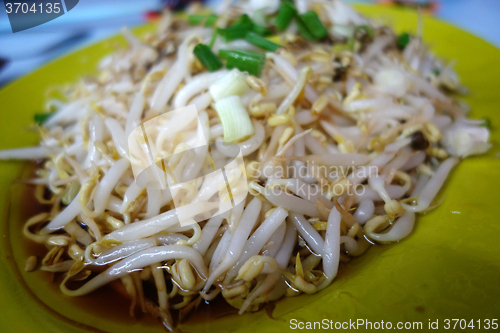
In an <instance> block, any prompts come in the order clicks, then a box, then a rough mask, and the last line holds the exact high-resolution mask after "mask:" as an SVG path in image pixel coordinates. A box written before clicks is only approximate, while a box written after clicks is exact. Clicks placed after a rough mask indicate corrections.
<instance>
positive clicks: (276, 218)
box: [224, 207, 288, 282]
mask: <svg viewBox="0 0 500 333" xmlns="http://www.w3.org/2000/svg"><path fill="white" fill-rule="evenodd" d="M287 216H288V211H287V210H286V209H284V208H282V207H277V208H276V209H275V210H274V211H273V212H272V213H271V215H269V217H268V218H267V219H265V220H264V222H262V224H261V225H260V226H259V227H258V228H257V230H255V232H254V233H253V234H252V236H251V237H250V238H249V239H248V241H247V242H246V244H245V247H244V248H243V253H242V255H241V257H240V258H239V260H238V262H236V264H235V265H234V266H233V267H232V268H231V269H230V270H229V271H228V272H227V274H226V277H225V279H224V281H225V282H230V281H231V280H232V279H233V278H234V277H236V275H238V270H239V269H240V267H241V266H242V265H243V264H244V263H245V262H246V261H247V260H248V259H250V257H252V256H254V255H256V254H258V253H259V251H260V250H261V249H262V247H263V246H264V244H265V243H266V242H267V241H268V240H269V238H270V237H271V235H272V234H273V233H274V232H275V231H276V229H278V227H279V226H280V225H281V224H282V223H283V221H284V220H285V218H286V217H287Z"/></svg>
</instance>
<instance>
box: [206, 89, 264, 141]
mask: <svg viewBox="0 0 500 333" xmlns="http://www.w3.org/2000/svg"><path fill="white" fill-rule="evenodd" d="M213 106H214V109H215V111H217V114H218V115H219V118H220V122H221V124H222V129H223V131H224V142H239V141H241V140H244V139H246V138H248V137H249V136H251V135H252V134H253V133H254V128H253V125H252V121H251V120H250V116H249V115H248V112H247V110H246V109H245V107H244V106H243V104H242V103H241V99H240V97H239V96H229V97H225V98H223V99H221V100H219V101H217V102H215V103H214V104H213Z"/></svg>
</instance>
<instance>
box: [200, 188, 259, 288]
mask: <svg viewBox="0 0 500 333" xmlns="http://www.w3.org/2000/svg"><path fill="white" fill-rule="evenodd" d="M261 207H262V203H261V201H260V200H259V199H258V198H254V199H253V200H252V201H250V203H249V204H248V206H247V208H246V209H245V211H244V212H243V215H242V217H241V221H240V226H239V227H238V228H237V229H236V231H235V232H234V234H233V236H232V239H231V243H230V244H229V246H228V248H227V250H226V251H225V252H224V254H223V256H224V257H223V259H222V261H221V262H220V264H218V266H217V267H216V268H215V269H214V270H213V272H212V273H211V274H210V276H209V277H208V280H207V283H206V284H205V287H204V288H203V292H205V293H206V292H207V291H208V290H209V289H210V287H211V286H212V284H213V283H214V282H215V281H216V280H217V279H218V278H219V277H220V276H221V275H222V274H224V273H225V272H226V271H227V270H228V269H230V268H231V266H233V265H234V264H235V263H236V262H237V261H238V258H239V257H240V255H241V254H242V253H243V249H244V247H245V242H246V241H247V239H248V236H249V235H250V232H252V229H253V227H254V226H255V223H256V222H257V219H258V217H259V212H260V209H261ZM226 233H228V234H230V233H229V231H226ZM223 238H224V236H223ZM221 242H222V240H221ZM219 246H222V245H221V244H219ZM236 272H238V271H236Z"/></svg>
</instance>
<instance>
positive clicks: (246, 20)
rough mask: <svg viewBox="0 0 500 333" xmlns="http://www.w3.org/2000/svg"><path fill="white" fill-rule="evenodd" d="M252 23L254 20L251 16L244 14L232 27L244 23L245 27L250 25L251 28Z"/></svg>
mask: <svg viewBox="0 0 500 333" xmlns="http://www.w3.org/2000/svg"><path fill="white" fill-rule="evenodd" d="M252 24H253V22H252V19H251V18H250V16H248V15H247V14H243V15H241V16H240V17H239V18H238V19H237V20H236V21H234V22H233V24H231V27H234V26H238V25H242V26H244V27H248V29H251V28H252Z"/></svg>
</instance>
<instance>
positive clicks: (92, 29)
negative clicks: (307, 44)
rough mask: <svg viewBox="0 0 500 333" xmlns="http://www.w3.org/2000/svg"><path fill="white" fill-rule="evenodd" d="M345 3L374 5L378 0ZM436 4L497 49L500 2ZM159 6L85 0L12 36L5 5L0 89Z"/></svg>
mask: <svg viewBox="0 0 500 333" xmlns="http://www.w3.org/2000/svg"><path fill="white" fill-rule="evenodd" d="M167 1H170V0H167ZM179 1H182V0H179ZM213 1H217V0H213ZM378 1H380V0H378ZM408 1H414V2H419V1H420V2H421V1H422V0H408ZM163 2H165V0H164V1H163ZM348 2H357V3H370V2H372V3H373V2H377V0H350V1H348ZM386 2H387V1H386ZM434 2H435V3H436V4H437V6H436V9H435V11H434V15H435V16H436V17H438V18H440V19H442V20H444V21H447V22H450V23H452V24H453V25H455V26H458V27H460V28H462V29H464V30H467V31H469V32H471V33H473V34H475V35H477V36H480V37H481V38H483V39H485V40H487V41H489V42H490V43H492V44H494V45H496V46H497V47H500V34H499V31H500V29H499V28H500V20H499V18H500V0H436V1H434ZM161 6H162V1H161V0H141V1H137V0H120V1H116V0H85V1H80V2H79V3H78V5H77V6H76V7H75V8H74V9H73V10H71V11H70V12H67V13H66V14H65V15H63V16H61V17H59V18H57V19H55V20H53V21H51V22H48V23H45V24H43V25H41V26H38V27H34V28H32V29H28V30H25V31H21V32H17V33H15V34H14V33H12V30H11V28H10V25H9V21H8V18H7V14H6V12H5V9H4V6H3V5H0V63H2V62H4V63H5V65H4V66H3V67H1V68H0V86H2V85H5V84H6V83H8V82H9V81H12V80H14V79H15V78H17V77H19V76H21V75H23V74H26V73H28V72H30V71H33V70H35V69H36V68H38V67H39V66H41V65H43V64H44V63H46V62H48V61H50V60H52V59H54V58H56V57H60V56H61V55H64V54H65V53H67V52H71V51H74V50H75V49H78V48H81V47H84V46H86V45H89V44H91V43H95V42H96V41H98V40H101V39H103V38H106V37H109V36H110V35H113V34H116V32H117V31H119V29H120V28H121V27H123V26H135V25H138V24H141V23H144V22H146V15H145V13H147V12H148V11H155V10H158V9H160V8H161Z"/></svg>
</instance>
